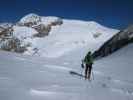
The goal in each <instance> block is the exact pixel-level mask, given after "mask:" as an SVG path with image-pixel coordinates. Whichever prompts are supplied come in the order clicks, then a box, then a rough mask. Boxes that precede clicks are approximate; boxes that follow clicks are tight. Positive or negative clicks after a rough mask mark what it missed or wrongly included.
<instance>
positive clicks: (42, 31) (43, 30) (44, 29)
mask: <svg viewBox="0 0 133 100" xmlns="http://www.w3.org/2000/svg"><path fill="white" fill-rule="evenodd" d="M32 28H34V29H35V30H37V32H38V34H36V35H34V36H35V37H44V36H47V35H48V34H49V32H50V30H51V26H50V25H47V26H45V25H44V24H40V25H35V26H33V27H32Z"/></svg>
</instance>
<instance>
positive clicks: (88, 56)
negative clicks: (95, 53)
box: [84, 53, 93, 64]
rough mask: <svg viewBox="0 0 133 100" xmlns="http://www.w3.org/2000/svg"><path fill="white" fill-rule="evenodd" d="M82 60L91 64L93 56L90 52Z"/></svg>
mask: <svg viewBox="0 0 133 100" xmlns="http://www.w3.org/2000/svg"><path fill="white" fill-rule="evenodd" d="M84 62H85V63H86V64H93V57H92V55H91V54H90V53H88V54H87V55H86V56H85V58H84Z"/></svg>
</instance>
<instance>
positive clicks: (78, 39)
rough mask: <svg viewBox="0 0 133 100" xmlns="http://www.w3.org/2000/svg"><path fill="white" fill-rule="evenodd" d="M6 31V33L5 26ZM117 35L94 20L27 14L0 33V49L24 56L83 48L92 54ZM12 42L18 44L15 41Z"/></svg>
mask: <svg viewBox="0 0 133 100" xmlns="http://www.w3.org/2000/svg"><path fill="white" fill-rule="evenodd" d="M1 27H4V26H1ZM6 29H8V30H9V27H7V28H6ZM1 30H2V29H1ZM117 32H118V30H115V29H110V28H107V27H104V26H102V25H100V24H98V23H96V22H94V21H79V20H66V19H61V18H58V17H51V16H50V17H44V16H39V15H36V14H28V15H26V16H24V17H23V18H22V19H20V21H19V22H17V23H16V24H14V25H12V26H11V27H10V30H9V31H8V32H7V31H4V30H2V31H0V37H1V43H0V47H1V48H2V49H4V50H8V51H15V52H19V51H21V52H22V53H24V54H28V55H34V54H37V55H40V56H44V57H59V56H62V55H63V54H65V53H67V52H69V51H72V50H74V49H76V48H80V47H84V46H86V45H88V49H89V50H91V51H94V50H96V49H97V48H99V46H101V45H102V44H103V43H104V42H105V41H107V40H108V39H110V38H111V37H112V36H114V35H115V34H116V33H117ZM7 33H8V36H7ZM7 37H8V39H6V40H5V38H7ZM16 39H17V41H18V43H16V42H15V41H16ZM10 45H11V46H10ZM9 46H10V47H9ZM19 49H20V50H19Z"/></svg>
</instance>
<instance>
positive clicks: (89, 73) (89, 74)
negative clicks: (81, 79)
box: [88, 65, 92, 80]
mask: <svg viewBox="0 0 133 100" xmlns="http://www.w3.org/2000/svg"><path fill="white" fill-rule="evenodd" d="M91 70H92V65H89V72H88V79H89V80H90V78H91Z"/></svg>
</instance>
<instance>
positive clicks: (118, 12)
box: [0, 0, 133, 29]
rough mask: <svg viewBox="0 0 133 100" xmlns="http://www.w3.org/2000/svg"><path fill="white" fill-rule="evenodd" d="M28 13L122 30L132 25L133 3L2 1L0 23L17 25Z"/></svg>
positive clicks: (105, 0) (122, 0)
mask: <svg viewBox="0 0 133 100" xmlns="http://www.w3.org/2000/svg"><path fill="white" fill-rule="evenodd" d="M28 13H36V14H39V15H43V16H59V17H63V18H67V19H80V20H87V21H89V20H93V21H96V22H99V23H100V24H102V25H105V26H108V27H112V28H117V29H121V28H124V27H126V26H127V25H129V24H132V23H133V0H0V22H16V21H18V20H19V19H20V18H21V17H23V16H24V15H26V14H28Z"/></svg>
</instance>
